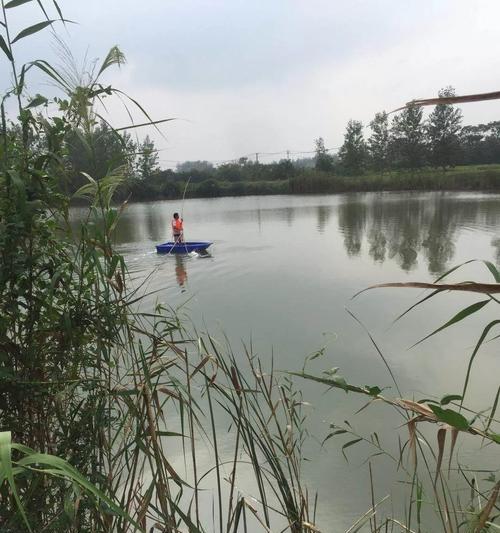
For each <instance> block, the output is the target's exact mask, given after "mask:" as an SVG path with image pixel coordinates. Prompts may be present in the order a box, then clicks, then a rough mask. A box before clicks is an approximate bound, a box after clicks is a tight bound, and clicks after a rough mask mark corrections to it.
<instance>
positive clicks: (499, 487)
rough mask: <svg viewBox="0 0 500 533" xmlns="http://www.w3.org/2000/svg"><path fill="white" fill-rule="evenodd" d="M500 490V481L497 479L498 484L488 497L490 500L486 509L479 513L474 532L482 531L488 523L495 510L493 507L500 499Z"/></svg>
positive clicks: (479, 532)
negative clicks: (499, 497) (499, 495)
mask: <svg viewBox="0 0 500 533" xmlns="http://www.w3.org/2000/svg"><path fill="white" fill-rule="evenodd" d="M499 492H500V481H497V483H496V485H495V486H494V487H493V491H492V493H491V496H490V497H489V499H488V502H487V503H486V505H485V506H484V509H483V510H482V511H481V514H480V515H479V522H478V524H477V527H476V529H475V530H474V533H481V531H483V528H484V526H485V525H486V522H487V521H488V518H489V516H490V514H491V511H492V510H493V507H495V503H496V501H497V499H498V493H499Z"/></svg>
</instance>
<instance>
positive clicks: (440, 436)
mask: <svg viewBox="0 0 500 533" xmlns="http://www.w3.org/2000/svg"><path fill="white" fill-rule="evenodd" d="M437 441H438V458H437V464H436V475H435V477H434V486H436V484H437V480H438V478H439V473H440V471H441V464H442V463H443V455H444V445H445V442H446V429H445V428H440V429H439V430H438V432H437Z"/></svg>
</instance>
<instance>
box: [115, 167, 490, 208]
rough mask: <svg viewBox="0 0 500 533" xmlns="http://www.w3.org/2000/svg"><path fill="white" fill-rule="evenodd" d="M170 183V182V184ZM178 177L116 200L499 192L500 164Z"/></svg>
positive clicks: (130, 190)
mask: <svg viewBox="0 0 500 533" xmlns="http://www.w3.org/2000/svg"><path fill="white" fill-rule="evenodd" d="M167 183H168V182H167ZM186 184H187V182H184V181H179V182H178V187H176V188H175V190H174V191H173V188H172V186H171V185H166V187H165V189H163V187H162V186H161V185H159V186H157V187H154V188H149V187H147V186H146V185H145V184H140V185H136V186H134V185H131V186H130V185H125V186H124V188H123V189H122V190H118V192H117V199H118V198H119V199H120V200H121V201H123V200H125V199H127V200H128V201H129V202H147V201H158V200H178V199H180V198H182V197H183V196H182V195H183V190H184V188H186V194H185V198H220V197H238V196H259V195H261V196H265V195H273V194H284V195H286V194H290V195H293V194H335V193H349V192H397V191H401V192H403V191H405V192H406V191H420V192H425V191H450V192H453V191H481V192H492V193H494V192H500V164H491V165H470V166H457V167H455V168H453V169H447V170H441V169H432V168H430V169H424V170H419V171H415V172H411V171H393V172H390V173H386V174H382V175H380V174H378V173H366V174H362V175H358V176H341V175H336V174H329V173H326V172H319V171H314V170H311V171H309V172H300V173H298V174H297V175H295V176H294V177H291V178H288V179H281V180H273V181H239V182H230V181H217V180H212V179H211V180H208V181H202V182H198V183H196V182H194V183H193V182H191V181H190V182H189V184H188V185H187V187H186Z"/></svg>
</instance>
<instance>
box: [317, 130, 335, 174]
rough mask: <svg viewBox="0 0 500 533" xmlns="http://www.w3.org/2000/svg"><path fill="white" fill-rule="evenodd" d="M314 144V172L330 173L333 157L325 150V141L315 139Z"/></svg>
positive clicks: (321, 138) (320, 138)
mask: <svg viewBox="0 0 500 533" xmlns="http://www.w3.org/2000/svg"><path fill="white" fill-rule="evenodd" d="M314 144H315V145H316V161H315V168H316V170H322V171H324V172H331V171H332V170H333V157H332V156H331V155H330V154H329V153H328V151H327V149H326V148H325V141H324V140H323V137H319V138H318V139H316V140H315V141H314Z"/></svg>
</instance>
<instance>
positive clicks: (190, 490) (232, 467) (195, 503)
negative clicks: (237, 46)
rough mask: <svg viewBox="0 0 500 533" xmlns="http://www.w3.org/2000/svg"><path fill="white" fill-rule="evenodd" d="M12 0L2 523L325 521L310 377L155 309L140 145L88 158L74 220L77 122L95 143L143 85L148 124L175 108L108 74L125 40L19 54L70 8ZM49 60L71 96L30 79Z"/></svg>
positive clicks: (204, 527)
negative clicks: (51, 54)
mask: <svg viewBox="0 0 500 533" xmlns="http://www.w3.org/2000/svg"><path fill="white" fill-rule="evenodd" d="M1 1H2V4H1V7H2V27H1V28H0V32H1V37H0V48H1V49H2V52H1V53H2V54H3V59H4V60H5V61H6V62H7V63H8V64H9V66H10V69H11V76H12V80H13V86H12V87H11V89H10V90H9V91H8V92H7V93H6V94H5V95H4V96H3V98H2V100H1V103H0V114H1V124H0V126H1V127H0V151H1V152H0V155H1V157H0V382H1V388H2V394H1V395H0V501H1V505H0V529H1V531H3V532H20V531H37V532H42V531H44V532H52V531H54V532H55V531H95V532H97V531H120V532H126V531H153V530H157V531H165V532H174V531H192V532H196V531H200V532H201V531H212V530H215V531H220V532H226V531H227V532H229V531H234V532H236V531H250V530H251V531H256V530H263V531H268V530H269V529H270V528H271V527H273V524H276V523H277V524H279V527H280V529H281V530H283V531H286V530H289V531H293V532H302V531H314V530H315V526H314V524H313V522H314V509H313V507H314V506H312V507H311V506H310V498H309V494H308V493H307V491H306V489H305V488H304V487H303V485H302V480H301V462H302V455H301V449H302V445H303V441H304V438H305V433H304V432H303V430H302V422H303V415H302V414H301V402H300V394H299V393H298V392H297V391H295V390H294V389H293V387H292V384H291V383H290V382H289V381H287V380H284V381H280V380H278V379H277V377H276V375H275V374H274V373H273V372H272V371H271V372H270V373H268V374H266V373H265V371H264V370H263V369H262V368H261V367H260V364H259V363H258V362H257V361H256V360H255V359H254V357H253V356H252V355H251V353H250V352H246V361H247V366H248V368H247V371H246V374H243V372H242V369H241V364H240V365H238V364H236V358H235V356H234V355H232V354H231V352H228V351H227V350H221V348H220V347H219V346H218V345H217V344H216V343H215V342H214V341H213V340H212V339H210V338H209V337H205V340H203V339H198V338H197V337H196V336H195V335H193V334H189V333H187V332H186V331H185V330H184V328H183V326H182V324H181V323H180V322H179V320H178V318H177V317H176V316H175V314H173V313H171V312H169V311H167V310H166V309H165V308H163V307H161V306H158V307H157V308H156V309H154V310H151V311H150V312H143V313H142V312H139V311H138V309H139V303H140V301H141V299H142V298H143V297H144V295H145V294H146V289H145V285H144V284H143V285H140V286H134V284H133V280H131V277H130V276H129V274H128V271H127V267H126V264H125V262H124V259H123V257H122V256H121V255H120V254H119V253H117V251H116V250H115V248H114V246H113V231H114V229H115V227H116V225H117V223H118V221H119V217H120V214H121V212H122V210H123V209H124V208H125V205H122V206H120V207H118V208H115V207H113V206H112V198H113V194H114V192H115V190H116V189H117V188H118V187H119V186H120V184H122V183H123V181H124V180H126V179H127V176H128V174H129V168H128V163H127V160H125V162H124V163H123V162H122V164H121V165H120V166H118V167H117V166H115V165H114V164H113V162H112V161H110V162H109V165H108V169H107V172H106V174H105V175H104V176H103V177H101V178H100V179H96V178H95V177H94V176H92V175H91V173H88V174H85V175H84V176H83V178H84V179H85V184H84V185H82V187H81V188H80V189H79V190H78V192H77V193H76V195H75V196H76V197H78V198H80V199H82V198H83V199H85V200H86V202H87V204H86V205H87V206H88V207H87V209H88V211H87V217H86V220H85V223H83V224H82V225H81V226H80V227H79V228H77V229H75V228H73V227H72V225H71V224H70V209H69V208H70V203H71V201H72V200H73V198H69V197H68V196H67V195H66V194H65V193H64V191H65V180H66V178H67V170H68V169H67V163H66V152H67V143H68V142H70V141H69V140H70V139H74V138H75V136H77V137H78V138H79V142H80V145H81V146H82V147H83V149H84V150H85V151H86V152H87V154H86V155H87V156H88V157H89V158H90V160H91V158H92V155H93V154H95V152H96V146H97V144H98V139H97V138H96V126H97V124H98V122H100V121H102V120H105V119H104V116H103V115H102V114H101V113H102V111H103V110H104V109H105V108H104V105H103V101H104V100H105V99H107V98H111V97H113V96H119V97H120V98H121V99H123V98H126V99H128V100H129V103H130V104H131V105H133V106H135V107H136V108H137V109H138V110H139V112H140V113H142V114H143V115H144V117H145V118H144V120H143V121H142V123H141V125H144V124H146V125H149V124H154V125H156V124H158V123H159V122H162V121H152V120H151V118H150V117H149V115H148V114H147V112H146V111H145V110H144V109H143V108H142V107H141V106H140V104H139V103H137V102H136V101H135V100H133V99H131V98H128V97H127V95H125V94H124V93H122V92H121V91H119V90H117V89H115V88H113V87H111V86H109V85H107V84H105V83H104V82H103V81H102V79H103V77H104V76H105V75H106V73H107V71H108V69H110V68H112V67H116V66H120V65H121V64H123V63H124V61H125V58H124V55H123V54H122V52H121V51H120V50H119V48H118V47H116V46H115V47H113V48H111V49H110V51H109V53H108V54H107V55H106V57H105V58H104V60H103V61H102V62H101V63H100V64H99V63H98V64H96V65H97V66H95V67H93V68H91V69H84V70H83V71H81V72H79V71H78V70H76V69H75V67H74V65H75V64H76V63H75V61H74V60H73V58H72V57H71V54H70V52H69V50H68V49H67V47H65V46H64V45H62V54H63V57H65V61H64V66H63V67H62V68H59V67H56V66H53V65H52V64H50V63H49V62H47V61H46V60H44V59H35V60H33V61H30V62H29V63H27V64H24V65H19V64H17V63H16V46H17V42H18V41H20V40H23V39H29V38H30V36H31V35H32V34H35V33H38V32H42V31H46V30H47V29H50V28H52V29H54V30H55V29H56V28H57V26H58V25H61V24H67V21H65V19H64V17H63V15H62V12H61V10H60V9H59V6H58V5H57V4H56V3H55V2H54V3H53V4H50V8H51V9H52V10H53V11H54V12H55V15H54V16H53V17H52V18H51V16H50V14H49V12H50V9H49V6H48V5H45V4H44V3H43V2H38V7H39V8H40V17H41V21H40V22H39V23H37V24H35V25H33V26H30V27H27V28H17V29H14V28H13V27H12V24H11V23H10V19H9V15H10V13H11V12H12V11H13V10H16V9H18V7H19V6H21V5H22V4H23V3H24V2H17V1H10V2H6V1H4V0H1ZM36 70H38V71H41V72H42V73H43V74H44V75H45V76H47V77H48V78H49V80H50V81H51V84H52V86H53V85H56V86H57V96H55V97H51V96H45V95H40V94H37V95H36V96H34V97H33V96H30V94H31V93H30V92H29V90H28V83H29V80H30V75H31V73H32V72H34V71H36ZM165 120H168V119H165ZM133 127H136V126H135V125H134V124H130V128H133ZM113 131H114V133H115V135H116V136H117V138H118V139H121V136H120V133H119V132H118V131H116V130H113ZM245 376H246V377H245ZM224 423H227V425H228V426H229V427H230V428H231V430H230V432H229V433H228V435H227V437H226V438H225V439H224V443H223V446H222V445H221V442H220V441H221V437H220V435H218V434H217V430H216V428H217V427H220V424H224ZM228 450H229V451H228ZM200 454H201V455H203V454H205V455H209V456H210V457H211V461H210V464H211V465H212V466H211V467H210V468H209V469H208V471H203V470H202V464H200V460H199V457H200ZM213 487H215V490H212V489H213ZM207 494H209V497H208V500H207Z"/></svg>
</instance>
